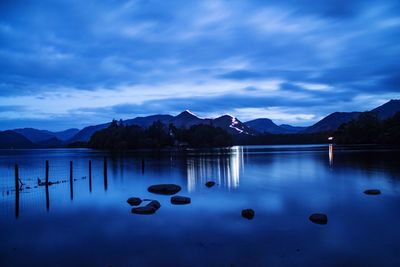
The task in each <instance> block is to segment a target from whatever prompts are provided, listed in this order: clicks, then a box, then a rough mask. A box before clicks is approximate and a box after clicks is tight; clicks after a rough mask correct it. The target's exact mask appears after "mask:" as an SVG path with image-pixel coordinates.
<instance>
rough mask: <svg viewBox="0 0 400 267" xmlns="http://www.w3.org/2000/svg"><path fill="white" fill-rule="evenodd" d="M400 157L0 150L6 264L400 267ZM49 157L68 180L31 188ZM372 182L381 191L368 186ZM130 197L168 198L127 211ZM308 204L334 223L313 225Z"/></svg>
mask: <svg viewBox="0 0 400 267" xmlns="http://www.w3.org/2000/svg"><path fill="white" fill-rule="evenodd" d="M104 157H107V166H108V169H107V177H106V179H105V178H104V169H103V168H104V160H103V159H104ZM142 158H144V162H145V168H144V173H142V167H141V159H142ZM399 159H400V151H398V150H390V149H387V148H382V147H370V148H365V147H340V146H334V147H331V149H329V146H328V145H318V146H251V147H233V148H230V149H216V150H190V151H186V152H152V153H150V152H146V153H145V152H142V153H140V152H125V153H120V154H111V153H109V152H105V151H94V150H86V149H52V150H0V266H4V267H9V266H41V267H43V266H85V267H86V266H104V267H107V266H113V267H119V266H121V267H126V266H132V267H133V266H324V267H325V266H400V254H399V251H400V164H399ZM45 160H49V165H50V170H49V177H50V181H54V182H55V181H64V182H61V183H59V184H55V185H52V186H50V187H49V188H48V191H47V192H46V188H45V187H43V186H39V187H37V188H35V186H36V185H37V178H38V177H39V178H40V179H44V176H45ZM71 160H72V161H73V178H74V181H73V185H72V187H71V184H70V182H69V175H70V170H69V164H70V163H69V162H70V161H71ZM89 160H91V161H92V177H93V178H92V185H91V188H90V183H89V178H88V177H89V175H88V161H89ZM15 163H18V164H19V173H20V174H19V176H20V177H21V180H22V182H23V183H24V184H25V185H24V186H23V187H22V188H23V190H22V191H20V193H19V203H18V202H17V201H16V191H15V180H14V176H15V173H14V164H15ZM206 181H215V182H216V183H217V185H216V186H215V187H212V188H207V187H206V186H205V185H204V184H205V182H206ZM157 183H175V184H178V185H180V186H182V191H181V192H179V193H178V194H179V195H184V196H190V197H191V198H192V203H191V204H189V205H183V206H177V205H172V204H170V197H169V196H162V195H161V196H160V195H154V194H151V193H149V192H147V187H148V186H150V185H152V184H157ZM27 187H30V189H28V188H27ZM370 188H377V189H380V190H381V191H382V194H381V195H379V196H368V195H365V194H364V193H363V192H364V190H366V189H370ZM90 189H91V190H90ZM132 196H137V197H141V198H149V199H157V200H158V201H159V202H160V203H161V205H162V206H161V208H160V209H159V210H158V211H157V213H156V214H154V215H137V214H132V213H131V207H130V206H129V205H128V204H127V203H126V200H127V199H128V198H129V197H132ZM245 208H252V209H254V210H255V213H256V214H255V217H254V219H253V220H247V219H244V218H242V217H241V210H242V209H245ZM312 213H326V214H327V215H328V219H329V221H328V224H327V225H318V224H314V223H312V222H310V221H309V219H308V217H309V216H310V215H311V214H312Z"/></svg>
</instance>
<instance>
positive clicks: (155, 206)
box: [146, 200, 161, 210]
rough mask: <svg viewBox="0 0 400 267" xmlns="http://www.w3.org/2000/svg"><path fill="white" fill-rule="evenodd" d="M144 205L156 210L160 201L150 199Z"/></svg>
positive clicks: (159, 205)
mask: <svg viewBox="0 0 400 267" xmlns="http://www.w3.org/2000/svg"><path fill="white" fill-rule="evenodd" d="M146 206H147V207H153V208H155V209H156V210H158V209H159V208H160V207H161V204H160V202H158V201H157V200H152V201H150V203H149V204H147V205H146Z"/></svg>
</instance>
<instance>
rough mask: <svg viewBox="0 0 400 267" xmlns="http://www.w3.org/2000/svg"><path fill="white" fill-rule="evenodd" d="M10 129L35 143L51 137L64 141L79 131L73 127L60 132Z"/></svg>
mask: <svg viewBox="0 0 400 267" xmlns="http://www.w3.org/2000/svg"><path fill="white" fill-rule="evenodd" d="M12 131H14V132H16V133H19V134H21V135H23V136H25V137H26V138H27V139H29V140H30V141H31V142H33V143H36V144H39V143H42V142H45V141H46V140H50V139H53V138H57V139H58V140H61V141H66V140H68V139H70V138H71V137H73V136H74V135H75V134H77V133H78V132H79V130H78V129H74V128H72V129H68V130H64V131H60V132H51V131H47V130H38V129H34V128H19V129H14V130H12Z"/></svg>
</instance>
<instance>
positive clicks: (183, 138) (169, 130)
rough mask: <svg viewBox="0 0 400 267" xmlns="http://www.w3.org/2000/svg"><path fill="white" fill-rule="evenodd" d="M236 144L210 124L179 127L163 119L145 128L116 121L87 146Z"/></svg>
mask: <svg viewBox="0 0 400 267" xmlns="http://www.w3.org/2000/svg"><path fill="white" fill-rule="evenodd" d="M231 145H233V139H232V137H231V136H230V135H229V134H228V133H227V132H226V131H224V130H223V129H221V128H219V127H213V126H210V125H203V124H200V125H194V126H192V127H190V128H189V129H178V128H176V127H175V126H174V125H173V124H169V125H168V126H167V125H165V124H163V123H162V122H160V121H156V122H154V123H153V124H152V125H151V126H150V127H148V128H146V129H144V128H141V127H140V126H138V125H130V126H126V125H124V124H123V122H122V121H120V122H117V121H116V120H113V121H112V123H111V124H110V126H109V127H108V128H106V129H103V130H100V131H98V132H96V133H94V134H93V135H92V137H91V138H90V141H89V142H88V147H91V148H98V149H138V148H165V147H172V146H184V147H185V146H187V147H223V146H231Z"/></svg>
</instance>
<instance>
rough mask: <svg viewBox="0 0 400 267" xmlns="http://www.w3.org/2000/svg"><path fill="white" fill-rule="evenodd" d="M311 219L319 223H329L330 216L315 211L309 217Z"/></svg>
mask: <svg viewBox="0 0 400 267" xmlns="http://www.w3.org/2000/svg"><path fill="white" fill-rule="evenodd" d="M309 219H310V221H312V222H313V223H317V224H327V223H328V216H326V215H325V214H323V213H314V214H312V215H311V216H310V217H309Z"/></svg>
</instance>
